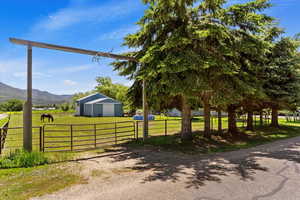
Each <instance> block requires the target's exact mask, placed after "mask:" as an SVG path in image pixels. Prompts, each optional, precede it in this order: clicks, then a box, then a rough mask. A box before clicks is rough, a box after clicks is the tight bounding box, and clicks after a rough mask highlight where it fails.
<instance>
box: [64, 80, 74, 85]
mask: <svg viewBox="0 0 300 200" xmlns="http://www.w3.org/2000/svg"><path fill="white" fill-rule="evenodd" d="M64 84H65V85H67V86H74V85H77V82H75V81H72V80H64Z"/></svg>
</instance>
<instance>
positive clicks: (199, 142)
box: [128, 119, 300, 154]
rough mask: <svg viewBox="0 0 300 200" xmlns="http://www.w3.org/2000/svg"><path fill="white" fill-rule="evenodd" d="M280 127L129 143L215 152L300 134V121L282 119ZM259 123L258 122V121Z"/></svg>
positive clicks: (134, 145)
mask: <svg viewBox="0 0 300 200" xmlns="http://www.w3.org/2000/svg"><path fill="white" fill-rule="evenodd" d="M279 122H280V128H272V127H269V126H267V125H265V126H262V127H256V128H255V131H246V130H245V129H244V128H240V132H241V133H242V134H241V137H237V138H235V137H228V135H227V134H226V133H224V134H217V133H215V134H214V135H213V136H212V137H211V138H210V139H207V138H205V137H203V132H201V131H195V132H194V133H193V141H191V142H184V141H182V140H181V139H180V136H179V135H170V136H167V137H165V136H156V137H152V138H149V139H148V140H147V141H145V142H144V141H142V140H139V141H137V142H136V141H133V142H129V143H128V145H129V146H131V147H135V148H138V147H143V146H144V145H145V144H146V145H148V146H152V147H153V148H159V149H165V150H171V151H179V152H183V153H192V154H194V153H205V154H207V153H215V152H226V151H234V150H238V149H244V148H250V147H254V146H258V145H261V144H265V143H269V142H273V141H276V140H281V139H288V138H292V137H297V136H300V121H299V122H286V121H285V120H284V119H280V120H279ZM257 124H258V122H257Z"/></svg>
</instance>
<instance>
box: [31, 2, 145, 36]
mask: <svg viewBox="0 0 300 200" xmlns="http://www.w3.org/2000/svg"><path fill="white" fill-rule="evenodd" d="M139 5H141V3H140V2H138V1H134V2H133V1H132V0H126V1H121V2H113V3H111V4H106V5H89V6H87V5H81V4H79V5H76V6H74V5H72V6H70V7H67V8H64V9H61V10H59V11H57V12H55V13H52V14H50V15H49V16H48V17H47V18H45V19H43V20H41V21H40V22H39V23H38V24H36V25H35V26H34V28H33V29H34V30H46V31H57V30H61V29H64V28H67V27H70V26H72V25H75V24H79V23H85V22H93V23H95V22H96V23H97V22H100V21H108V20H111V19H113V18H117V17H120V16H123V15H126V14H129V13H131V12H132V11H133V10H135V9H137V8H138V6H139Z"/></svg>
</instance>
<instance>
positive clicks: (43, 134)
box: [42, 125, 46, 152]
mask: <svg viewBox="0 0 300 200" xmlns="http://www.w3.org/2000/svg"><path fill="white" fill-rule="evenodd" d="M45 127H46V126H45V125H44V126H43V133H42V136H43V137H42V138H43V152H45Z"/></svg>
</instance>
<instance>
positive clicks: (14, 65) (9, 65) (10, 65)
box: [0, 59, 26, 73]
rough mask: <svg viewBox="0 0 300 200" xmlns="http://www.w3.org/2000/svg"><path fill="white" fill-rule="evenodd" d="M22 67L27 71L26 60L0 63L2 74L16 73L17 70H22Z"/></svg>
mask: <svg viewBox="0 0 300 200" xmlns="http://www.w3.org/2000/svg"><path fill="white" fill-rule="evenodd" d="M21 67H23V68H24V69H26V60H25V59H11V60H9V59H2V60H1V61H0V73H7V72H10V71H15V70H16V69H20V68H21Z"/></svg>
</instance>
